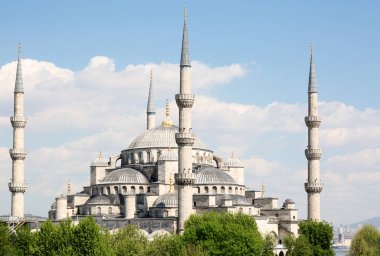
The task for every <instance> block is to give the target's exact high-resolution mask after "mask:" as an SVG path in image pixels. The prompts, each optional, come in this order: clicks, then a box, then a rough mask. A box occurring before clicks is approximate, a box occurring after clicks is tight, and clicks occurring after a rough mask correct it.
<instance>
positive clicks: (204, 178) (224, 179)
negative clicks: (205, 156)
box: [195, 167, 237, 185]
mask: <svg viewBox="0 0 380 256" xmlns="http://www.w3.org/2000/svg"><path fill="white" fill-rule="evenodd" d="M195 184H197V185H200V184H202V185H203V184H204V185H206V184H208V185H214V184H215V185H219V184H228V185H230V184H233V185H235V184H237V182H236V181H235V180H234V178H232V177H231V176H230V175H228V174H227V173H225V172H224V171H221V170H219V169H217V168H215V167H206V168H204V169H202V170H200V171H199V172H198V173H197V179H196V180H195Z"/></svg>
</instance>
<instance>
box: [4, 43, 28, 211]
mask: <svg viewBox="0 0 380 256" xmlns="http://www.w3.org/2000/svg"><path fill="white" fill-rule="evenodd" d="M10 120H11V124H12V127H13V148H12V149H10V150H9V154H10V156H11V158H12V178H11V182H9V183H8V187H9V191H10V192H11V193H12V200H11V201H12V206H11V216H14V217H21V218H23V217H24V193H25V190H26V183H25V180H24V160H25V157H26V153H25V149H24V128H25V125H26V117H25V116H24V86H23V81H22V68H21V46H19V48H18V62H17V72H16V82H15V89H14V115H13V116H12V117H11V118H10Z"/></svg>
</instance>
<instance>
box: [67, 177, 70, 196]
mask: <svg viewBox="0 0 380 256" xmlns="http://www.w3.org/2000/svg"><path fill="white" fill-rule="evenodd" d="M67 194H68V195H70V194H71V184H70V178H68V179H67Z"/></svg>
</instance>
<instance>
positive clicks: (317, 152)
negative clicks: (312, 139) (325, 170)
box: [305, 148, 322, 160]
mask: <svg viewBox="0 0 380 256" xmlns="http://www.w3.org/2000/svg"><path fill="white" fill-rule="evenodd" d="M305 156H306V158H307V160H319V159H321V156H322V150H321V149H319V148H312V149H305Z"/></svg>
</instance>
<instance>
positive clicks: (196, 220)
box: [183, 212, 264, 255]
mask: <svg viewBox="0 0 380 256" xmlns="http://www.w3.org/2000/svg"><path fill="white" fill-rule="evenodd" d="M183 239H184V240H185V242H187V243H191V244H194V245H198V246H200V247H201V248H203V249H204V250H206V251H207V252H209V254H210V255H261V254H262V250H263V248H264V246H263V245H264V241H263V238H262V237H261V235H260V233H259V231H258V228H257V225H256V222H255V220H254V219H253V218H252V217H251V216H249V215H245V214H240V213H239V214H232V213H216V212H207V213H205V214H203V215H192V216H191V217H190V218H189V220H188V221H187V222H186V224H185V232H184V234H183Z"/></svg>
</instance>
